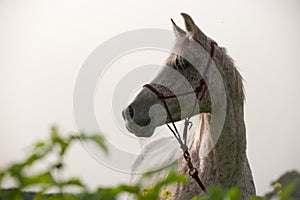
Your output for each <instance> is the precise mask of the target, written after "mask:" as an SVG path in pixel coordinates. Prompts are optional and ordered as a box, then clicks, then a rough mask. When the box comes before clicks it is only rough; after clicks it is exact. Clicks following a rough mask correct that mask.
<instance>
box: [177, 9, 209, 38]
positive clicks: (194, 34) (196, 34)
mask: <svg viewBox="0 0 300 200" xmlns="http://www.w3.org/2000/svg"><path fill="white" fill-rule="evenodd" d="M181 15H182V17H183V19H184V23H185V28H186V30H187V32H188V34H189V36H190V37H191V38H193V39H194V40H196V41H198V42H200V43H203V42H205V41H206V36H205V34H204V33H203V32H202V31H201V30H200V29H199V27H198V26H197V25H196V24H195V22H194V21H193V19H192V18H191V16H189V15H188V14H186V13H181Z"/></svg>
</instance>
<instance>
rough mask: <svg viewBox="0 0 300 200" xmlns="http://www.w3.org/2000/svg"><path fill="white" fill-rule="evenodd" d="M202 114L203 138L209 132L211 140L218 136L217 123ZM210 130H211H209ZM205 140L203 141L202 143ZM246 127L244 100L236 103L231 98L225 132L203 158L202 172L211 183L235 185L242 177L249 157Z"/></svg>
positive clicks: (200, 131) (226, 185) (228, 101)
mask: <svg viewBox="0 0 300 200" xmlns="http://www.w3.org/2000/svg"><path fill="white" fill-rule="evenodd" d="M206 118H207V117H205V118H204V117H201V121H202V122H201V123H204V125H203V126H201V128H200V129H199V133H198V134H199V135H200V140H203V138H204V134H207V133H208V137H206V139H208V140H215V138H214V137H215V136H214V133H212V131H213V130H214V128H213V127H206V126H209V123H207V122H205V120H207V119H206ZM207 130H208V131H207ZM201 142H202V141H200V143H201ZM245 152H246V129H245V123H244V111H243V104H235V103H234V102H232V101H231V99H230V97H229V98H228V99H227V108H226V118H225V123H224V126H223V129H222V132H221V134H220V136H219V138H218V140H217V142H216V144H215V145H214V147H213V148H212V150H211V151H210V152H209V153H208V155H207V156H206V157H204V159H203V160H201V164H200V167H201V176H202V178H203V179H204V181H205V182H206V184H207V185H209V184H211V183H214V184H221V185H222V186H225V187H232V186H235V185H236V184H237V182H238V181H239V180H240V178H241V176H242V173H243V167H244V161H245V159H246V153H245Z"/></svg>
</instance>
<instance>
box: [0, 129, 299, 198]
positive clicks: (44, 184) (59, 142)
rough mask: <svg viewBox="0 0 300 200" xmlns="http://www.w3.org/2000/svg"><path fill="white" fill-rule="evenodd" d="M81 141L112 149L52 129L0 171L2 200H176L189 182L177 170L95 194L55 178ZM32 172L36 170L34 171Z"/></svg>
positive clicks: (279, 192) (282, 193) (96, 138)
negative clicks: (42, 165) (11, 184)
mask: <svg viewBox="0 0 300 200" xmlns="http://www.w3.org/2000/svg"><path fill="white" fill-rule="evenodd" d="M79 141H91V142H94V143H95V144H97V145H98V146H99V148H101V149H102V150H103V151H104V152H105V153H106V154H108V149H107V147H106V145H105V141H104V138H103V137H102V136H101V135H100V134H94V135H91V136H90V135H85V134H79V135H70V136H67V137H62V136H60V134H59V132H58V129H57V128H56V127H52V129H51V134H50V139H48V140H45V141H39V142H37V143H35V144H34V145H33V147H32V148H31V150H30V155H29V156H27V157H26V158H25V159H24V161H22V162H16V163H14V164H12V165H10V166H9V167H7V168H5V169H4V170H2V171H0V200H2V199H9V200H11V199H13V200H22V199H24V200H29V199H34V200H41V199H43V200H44V199H46V200H51V199H56V200H62V199H68V200H78V199H80V200H85V199H88V200H96V199H97V200H115V199H117V198H118V196H119V195H120V194H125V193H127V194H130V195H131V196H133V197H134V198H135V199H137V200H155V199H161V200H167V199H173V198H174V195H173V193H172V192H171V191H170V190H169V189H168V186H169V185H170V184H174V183H182V184H184V183H186V182H187V178H186V176H185V175H177V174H176V173H175V171H174V170H173V169H174V168H170V169H169V170H170V171H169V173H168V174H167V176H166V177H165V178H164V179H162V180H161V181H160V182H158V183H156V185H154V186H148V187H146V188H144V187H143V184H142V183H145V182H147V180H148V179H149V178H151V177H152V176H155V173H156V172H148V173H145V174H144V175H143V176H142V178H141V179H140V181H138V183H136V184H135V185H119V186H117V187H113V188H103V187H99V188H98V189H97V190H96V191H91V190H89V188H88V187H87V185H85V184H84V183H83V182H82V181H81V180H80V179H78V178H70V179H67V180H61V178H59V179H58V178H57V177H56V176H55V175H54V174H55V172H60V171H62V170H63V169H64V166H65V163H64V156H65V155H66V152H67V150H68V149H69V148H70V146H71V144H73V143H74V142H79ZM50 154H55V155H56V157H57V159H56V161H55V162H54V163H52V164H50V165H49V166H47V168H46V169H45V170H42V171H41V172H39V173H38V174H34V175H32V174H31V175H28V174H29V173H27V172H28V170H29V171H30V169H31V168H32V167H33V166H34V164H36V163H38V162H41V161H42V160H43V159H45V158H46V157H47V156H49V155H50ZM31 171H32V170H31ZM7 177H10V178H11V179H13V180H14V181H15V183H16V188H13V189H2V187H1V186H2V182H3V179H4V178H7ZM70 186H71V187H76V188H77V189H79V190H78V191H79V192H78V193H74V194H70V193H66V192H65V191H66V190H65V189H67V188H69V187H70ZM32 187H35V188H38V189H39V190H38V191H39V192H24V191H25V190H28V189H30V188H32ZM295 187H296V186H295V184H287V185H286V186H284V185H283V184H281V183H280V182H276V183H275V184H274V188H275V190H276V193H275V196H273V197H272V199H276V200H292V199H293V198H292V197H291V194H292V192H293V191H294V189H295ZM53 190H54V191H57V192H56V193H52V194H51V193H49V192H51V191H53ZM241 197H242V194H241V193H240V191H239V189H238V188H231V189H229V190H224V189H222V188H220V187H216V186H211V187H209V188H208V191H207V193H206V194H205V195H204V196H201V197H194V198H192V200H238V199H240V198H241ZM250 200H265V198H263V197H251V198H250Z"/></svg>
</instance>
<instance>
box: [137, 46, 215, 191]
mask: <svg viewBox="0 0 300 200" xmlns="http://www.w3.org/2000/svg"><path fill="white" fill-rule="evenodd" d="M215 45H216V46H217V43H216V42H214V41H212V42H211V43H210V57H209V59H208V62H207V64H206V67H205V69H204V72H203V74H202V78H201V79H200V81H199V85H198V86H197V87H196V88H195V90H194V91H191V92H184V93H181V94H178V95H175V94H174V95H168V96H165V95H164V94H163V93H161V92H159V91H158V90H157V89H155V88H154V87H153V86H152V85H150V84H145V85H144V86H143V87H145V88H148V89H149V90H151V91H152V92H153V93H154V94H156V96H157V97H158V98H159V99H160V100H161V101H162V103H163V105H164V107H165V109H166V111H167V114H168V116H169V118H170V120H171V123H172V126H173V128H172V127H171V126H170V125H169V124H167V126H168V128H169V129H170V131H171V132H172V133H173V135H174V136H175V138H176V139H177V141H178V142H179V144H180V148H181V149H182V151H183V157H184V159H185V160H186V162H187V166H188V168H189V175H190V176H191V177H192V178H194V179H195V181H196V182H197V183H198V185H199V187H200V188H201V189H202V191H203V192H206V188H205V186H204V184H203V183H202V181H201V180H200V178H199V175H198V170H197V169H196V168H195V167H194V166H193V163H192V161H191V156H190V153H189V149H188V146H187V144H186V140H187V132H188V129H190V128H191V126H192V125H193V124H192V122H191V121H190V119H191V117H192V114H193V112H194V110H195V107H196V104H197V99H198V97H199V95H200V93H202V94H201V96H200V98H199V101H201V100H202V99H203V97H204V95H205V93H206V91H207V85H206V83H205V79H206V76H207V73H208V69H209V66H210V65H211V62H212V58H213V56H214V52H215ZM189 94H196V100H195V102H194V107H193V110H192V112H191V114H190V115H189V116H188V117H187V118H185V119H184V120H185V122H184V129H183V141H182V138H181V136H180V134H179V132H178V130H177V128H176V125H175V122H174V120H173V118H172V115H171V112H170V110H169V107H168V104H167V102H166V99H171V98H176V97H179V96H185V95H189Z"/></svg>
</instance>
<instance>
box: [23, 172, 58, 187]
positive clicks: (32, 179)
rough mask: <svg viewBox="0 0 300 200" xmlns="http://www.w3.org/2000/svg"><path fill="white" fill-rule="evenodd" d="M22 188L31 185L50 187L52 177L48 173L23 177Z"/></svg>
mask: <svg viewBox="0 0 300 200" xmlns="http://www.w3.org/2000/svg"><path fill="white" fill-rule="evenodd" d="M21 181H22V186H23V187H26V186H31V185H43V184H46V185H50V184H53V183H54V182H53V177H52V176H51V174H50V173H49V172H46V173H41V174H38V175H35V176H29V177H23V178H22V180H21Z"/></svg>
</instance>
